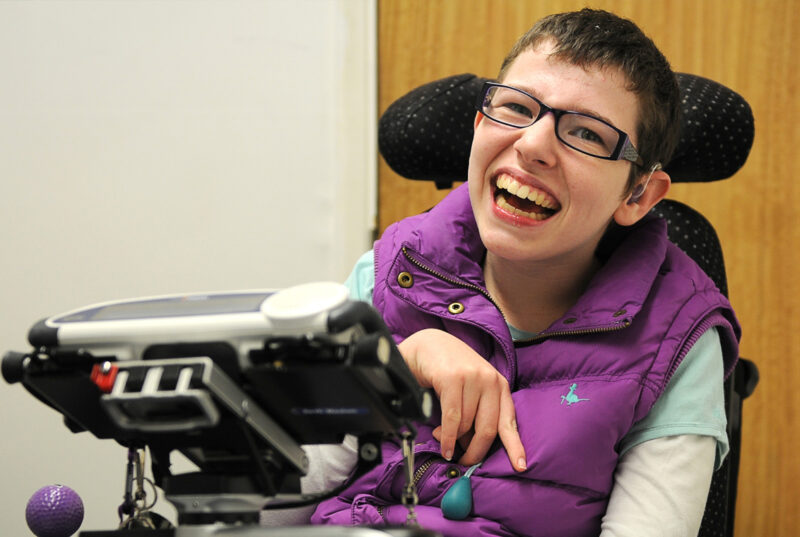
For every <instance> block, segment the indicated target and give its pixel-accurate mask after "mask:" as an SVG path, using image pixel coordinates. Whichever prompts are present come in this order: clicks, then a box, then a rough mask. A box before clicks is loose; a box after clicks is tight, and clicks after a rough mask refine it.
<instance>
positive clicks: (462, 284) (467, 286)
mask: <svg viewBox="0 0 800 537" xmlns="http://www.w3.org/2000/svg"><path fill="white" fill-rule="evenodd" d="M403 255H404V256H406V259H408V260H409V261H411V262H412V263H413V264H414V265H416V266H418V267H419V268H421V269H422V270H424V271H425V272H427V273H428V274H432V275H434V276H436V277H437V278H439V279H440V280H444V281H446V282H448V283H451V284H453V285H457V286H459V287H463V288H465V289H472V290H473V291H477V292H479V293H480V294H482V295H483V296H485V297H486V298H487V300H489V302H491V303H492V304H493V305H494V307H495V308H497V311H499V312H500V315H502V316H503V320H504V321H506V324H508V320H507V319H506V315H505V313H503V310H501V309H500V306H498V305H497V302H495V301H494V298H492V295H490V294H489V291H487V290H486V289H484V288H483V287H481V286H479V285H475V284H473V283H467V282H464V281H460V280H455V279H453V278H450V277H449V276H445V275H444V274H442V273H441V272H439V271H437V270H434V269H432V268H430V267H429V266H427V265H425V264H424V263H422V262H420V261H417V260H416V259H415V258H413V257H411V254H409V253H408V250H407V249H406V247H405V246H403Z"/></svg>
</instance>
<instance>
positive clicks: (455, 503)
mask: <svg viewBox="0 0 800 537" xmlns="http://www.w3.org/2000/svg"><path fill="white" fill-rule="evenodd" d="M480 465H481V463H478V464H475V465H473V466H470V468H469V470H467V471H466V473H465V474H464V475H463V476H461V477H459V478H458V480H457V481H456V482H455V483H453V484H452V486H451V487H450V488H449V489H447V492H445V493H444V496H443V497H442V504H441V509H442V514H443V515H444V517H445V518H447V519H450V520H464V519H465V518H467V517H468V516H469V514H470V513H471V512H472V484H471V483H470V481H469V478H470V476H471V475H472V472H474V471H475V469H476V468H477V467H478V466H480Z"/></svg>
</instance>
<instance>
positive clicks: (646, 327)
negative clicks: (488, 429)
mask: <svg viewBox="0 0 800 537" xmlns="http://www.w3.org/2000/svg"><path fill="white" fill-rule="evenodd" d="M484 253H485V250H484V247H483V245H482V244H481V242H480V239H479V236H478V231H477V228H476V225H475V221H474V218H473V216H472V210H471V207H470V203H469V197H468V191H467V189H466V185H464V186H462V187H460V188H458V189H456V190H455V191H454V192H452V193H451V194H450V195H449V196H448V197H447V198H445V200H443V201H442V202H440V203H439V204H438V205H437V206H436V207H434V209H432V210H431V211H430V212H429V213H426V214H423V215H419V216H414V217H411V218H408V219H406V220H403V221H401V222H399V223H397V224H394V225H392V226H391V227H390V228H389V229H387V230H386V233H385V234H384V235H383V237H382V238H381V239H380V240H379V241H378V242H377V243H376V245H375V265H376V278H375V289H374V294H373V303H374V305H375V306H376V308H377V309H378V310H379V311H380V312H381V313H382V314H383V317H384V319H385V321H386V323H387V325H388V326H389V327H390V329H391V330H392V332H393V334H394V335H395V338H396V340H397V341H398V342H399V341H402V340H403V339H404V338H406V337H408V336H409V335H411V334H413V333H415V332H417V331H419V330H421V329H423V328H439V329H442V330H446V331H447V332H449V333H451V334H453V335H455V336H457V337H459V338H460V339H462V340H463V341H465V342H466V343H467V344H469V345H470V346H471V347H472V348H473V349H475V351H477V352H478V353H479V354H481V355H482V356H485V357H486V358H487V359H488V360H489V361H490V362H491V363H492V365H494V366H495V368H497V370H498V371H499V372H500V373H502V374H503V375H504V376H505V377H506V379H508V381H509V384H510V385H511V389H512V391H513V399H514V404H515V408H516V414H517V422H518V424H519V432H520V435H521V437H522V443H523V445H524V446H525V449H526V455H527V462H528V469H527V470H526V471H525V472H523V473H517V472H515V471H514V470H513V469H512V467H511V465H510V463H509V461H508V457H507V455H506V452H505V450H504V449H502V446H501V445H500V444H499V442H497V443H496V446H495V448H494V450H493V451H491V452H490V454H489V455H488V456H487V458H486V460H485V461H484V462H483V464H482V466H480V467H479V468H478V469H477V470H476V471H475V472H474V473H473V474H472V477H471V478H470V481H471V484H472V491H473V498H474V500H473V509H472V513H471V516H469V517H468V518H466V519H465V520H462V521H453V520H448V519H446V518H444V517H443V515H442V512H441V509H440V508H439V505H440V502H441V499H442V496H443V495H444V494H445V492H446V491H447V490H448V488H449V487H450V486H451V485H452V484H453V483H454V482H455V480H456V479H458V477H459V476H460V475H463V473H464V471H465V470H466V469H465V468H464V467H461V466H459V465H458V464H455V463H451V462H448V461H446V460H444V459H443V458H441V456H440V455H439V444H438V442H437V441H436V440H434V439H433V437H432V436H431V431H432V430H433V428H434V427H435V426H436V425H438V418H437V419H436V420H432V423H429V424H421V425H420V426H419V434H418V437H417V444H416V450H415V451H416V466H417V471H416V473H415V479H416V480H417V491H418V494H419V503H420V505H419V506H418V507H417V509H416V512H417V517H418V520H419V523H420V525H421V526H422V527H423V528H426V529H430V530H434V531H438V532H440V533H442V534H443V535H446V536H453V537H456V536H458V537H461V536H471V535H531V536H534V535H535V536H542V537H545V536H561V537H563V536H565V535H569V536H571V537H579V536H596V535H598V534H599V533H600V521H601V518H602V516H603V514H604V513H605V510H606V505H607V502H608V497H609V494H610V492H611V488H612V485H613V475H614V469H615V467H616V464H617V459H618V456H619V453H618V451H617V449H618V444H619V442H620V440H621V439H622V438H623V436H624V435H625V434H626V433H627V432H628V430H629V429H630V428H631V426H632V425H633V424H634V423H635V422H636V421H638V420H640V419H642V418H643V417H644V416H645V415H646V414H647V413H648V412H649V411H650V409H651V408H652V406H653V404H654V403H655V401H656V399H658V397H659V396H660V395H661V393H662V392H663V390H664V388H665V386H666V384H667V382H668V381H669V379H670V377H671V376H672V374H673V373H674V372H675V369H676V368H677V367H678V365H679V364H680V362H681V360H682V359H683V357H684V356H685V355H686V353H687V351H688V349H689V348H690V347H691V345H692V344H693V343H694V342H695V341H696V340H697V338H699V337H700V335H701V334H702V333H703V332H704V331H705V330H707V329H708V328H710V327H712V326H717V327H719V331H720V334H721V338H722V346H723V353H724V357H725V374H726V375H728V374H730V372H731V371H732V370H733V366H734V365H735V362H736V357H737V353H738V339H739V335H740V329H739V325H738V323H737V321H736V318H735V316H734V314H733V311H732V310H731V308H730V305H729V303H728V301H727V300H726V299H725V297H724V296H722V295H721V294H720V293H719V291H718V290H717V289H716V287H715V286H714V284H713V283H712V282H711V281H710V279H709V278H708V277H707V276H706V275H705V274H704V273H703V272H702V271H701V269H700V268H699V267H698V266H697V265H696V264H695V263H694V262H693V261H691V260H690V259H689V258H688V257H687V256H686V255H685V254H684V253H683V252H681V251H680V250H679V249H678V248H677V247H675V246H674V245H673V244H672V243H670V242H669V241H668V240H667V238H666V224H665V223H664V222H663V221H662V220H659V219H656V218H647V219H646V220H644V221H643V222H640V223H639V224H637V225H636V226H633V227H632V228H631V229H630V230H629V231H628V233H627V236H626V237H625V238H624V240H622V242H620V243H619V244H618V245H617V246H616V248H615V249H614V250H613V252H612V253H611V254H610V256H609V258H608V259H607V260H606V261H605V263H604V265H603V267H602V268H601V269H600V271H599V272H598V273H597V274H596V275H595V277H594V278H593V280H592V281H591V283H590V285H589V288H588V289H587V290H586V292H585V293H584V294H583V296H582V297H581V298H580V299H579V300H578V302H577V303H576V304H575V305H574V306H573V307H572V308H571V309H570V310H569V311H568V312H567V313H566V314H565V315H564V316H563V317H562V318H561V319H559V320H557V321H556V322H554V323H553V324H552V325H551V326H550V327H549V328H548V329H547V330H546V331H545V332H543V333H541V334H540V337H539V338H537V339H536V340H534V341H531V342H523V343H520V342H517V344H516V346H515V344H514V343H513V342H512V340H511V336H510V333H509V329H508V327H507V325H506V322H505V320H504V318H503V316H502V314H501V313H500V311H499V310H498V309H497V307H496V306H495V305H494V303H493V302H492V301H491V299H490V298H489V295H488V293H487V292H486V290H485V285H484V282H483V274H482V270H481V260H482V259H483V256H484ZM454 359H457V357H454ZM401 455H402V454H401V452H400V449H399V446H398V445H397V444H395V443H392V442H387V443H385V445H384V448H383V463H381V464H380V465H378V466H377V467H376V468H374V469H373V470H371V471H370V472H368V473H367V474H366V475H364V476H362V477H361V478H360V479H358V480H357V481H356V482H355V483H352V484H351V485H350V486H349V487H348V488H347V489H346V490H345V491H344V492H343V493H342V494H341V495H340V496H339V497H337V498H333V499H330V500H327V501H324V502H322V503H321V504H320V505H319V506H318V508H317V510H316V512H315V513H314V516H313V517H312V522H314V523H318V524H344V525H383V524H391V525H401V524H403V523H404V522H405V520H406V515H407V510H406V508H405V507H404V506H403V505H401V504H400V498H401V491H402V487H403V483H404V474H403V470H402V456H401ZM455 458H457V457H454V459H455Z"/></svg>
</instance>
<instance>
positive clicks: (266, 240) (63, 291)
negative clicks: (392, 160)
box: [0, 0, 376, 535]
mask: <svg viewBox="0 0 800 537" xmlns="http://www.w3.org/2000/svg"><path fill="white" fill-rule="evenodd" d="M374 33H375V6H374V3H373V1H372V0H239V1H221V0H220V1H192V2H188V1H167V0H164V1H136V0H115V1H111V0H109V1H104V2H97V1H4V2H0V77H2V78H1V79H2V82H1V83H0V248H1V251H2V265H0V281H2V284H0V352H4V351H6V350H11V349H13V350H27V349H28V344H27V342H26V335H27V330H28V328H29V327H30V326H31V325H32V324H33V323H34V322H35V321H37V320H38V319H40V318H42V317H44V316H47V315H50V314H55V313H59V312H62V311H65V310H67V309H71V308H74V307H80V306H84V305H87V304H90V303H94V302H97V301H104V300H109V299H115V298H125V297H134V296H143V295H152V294H161V293H172V292H191V291H208V290H231V289H244V288H264V287H284V286H287V285H291V284H295V283H301V282H307V281H315V280H331V279H332V280H341V279H343V278H344V277H345V276H346V275H347V273H348V271H349V269H350V267H351V265H352V263H353V262H354V261H355V259H356V258H357V257H358V255H360V254H361V253H362V252H363V251H364V250H365V249H367V248H368V247H369V240H370V236H371V232H372V227H373V223H374V198H375V184H376V178H375V175H376V172H375V169H376V164H375V154H376V149H375V138H376V135H375V130H374V129H375V124H376V118H375V117H374V113H375V109H376V105H375V72H374V71H375V49H376V45H375V38H374ZM0 435H1V436H0V476H2V478H0V482H2V484H3V486H2V487H0V505H2V506H3V509H2V511H3V521H2V529H3V534H4V535H29V534H30V532H29V530H28V528H27V526H26V525H25V520H24V510H25V504H26V502H27V499H28V497H29V496H30V495H31V494H32V493H33V492H34V491H35V490H36V489H37V488H39V487H41V486H43V485H47V484H52V483H63V484H66V485H69V486H71V487H73V488H75V489H76V490H77V491H78V492H79V494H80V495H81V496H82V497H83V499H84V502H85V504H86V510H87V512H86V517H85V521H84V524H83V526H82V529H83V530H91V529H111V528H113V527H115V525H116V523H117V519H116V507H117V506H118V505H119V503H120V502H121V499H122V491H123V488H122V487H123V473H124V467H125V452H124V451H123V450H122V448H121V447H119V446H117V445H116V444H115V443H113V442H112V441H99V440H96V439H94V438H93V437H91V436H89V435H88V434H87V433H82V434H78V435H73V434H71V433H69V432H68V431H67V430H66V428H65V427H64V426H63V425H62V423H61V418H60V417H59V415H57V414H56V412H54V411H52V410H50V409H49V408H47V407H45V406H44V405H42V404H41V403H39V402H38V401H36V400H35V399H34V398H33V397H31V396H30V395H29V394H28V393H27V392H26V391H25V390H24V389H23V388H22V387H21V386H20V385H13V386H11V385H7V384H6V383H5V382H2V381H0ZM162 503H163V502H162ZM157 510H159V509H157ZM165 510H166V509H165Z"/></svg>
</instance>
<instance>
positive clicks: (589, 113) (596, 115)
mask: <svg viewBox="0 0 800 537" xmlns="http://www.w3.org/2000/svg"><path fill="white" fill-rule="evenodd" d="M506 85H507V86H510V87H512V88H516V89H518V90H520V91H524V92H525V93H528V94H530V95H532V96H534V97H536V98H537V99H539V100H540V101H542V102H544V99H543V98H542V95H541V94H540V93H539V92H537V91H536V90H535V89H533V88H530V87H527V88H523V87H520V86H515V85H512V84H506ZM545 104H547V103H545ZM547 106H550V105H549V104H548V105H547ZM551 108H556V109H557V110H564V111H566V112H578V113H581V114H586V115H587V116H592V117H594V118H597V119H600V120H602V121H605V122H606V123H608V124H609V125H612V126H614V127H616V128H619V127H617V124H616V123H615V122H613V121H611V120H610V119H608V118H607V117H605V116H604V115H602V114H600V113H598V112H597V111H596V110H592V109H591V108H585V107H582V106H578V107H576V108H557V107H555V106H551Z"/></svg>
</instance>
